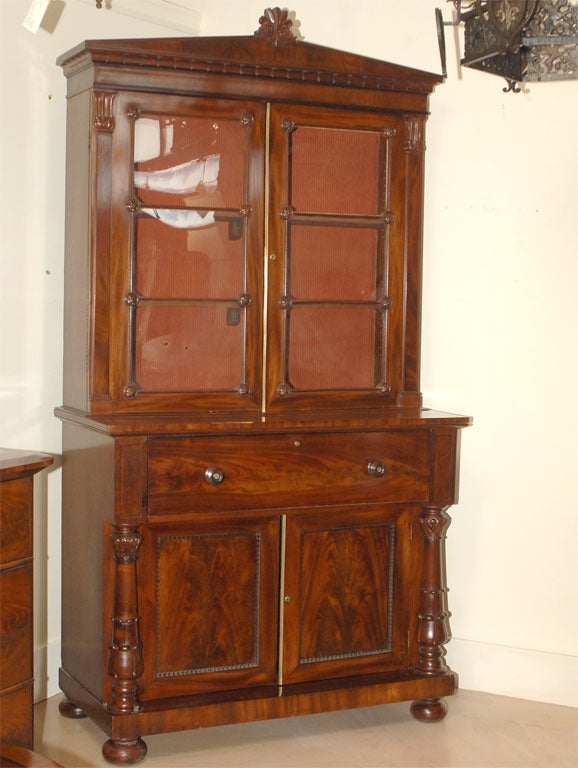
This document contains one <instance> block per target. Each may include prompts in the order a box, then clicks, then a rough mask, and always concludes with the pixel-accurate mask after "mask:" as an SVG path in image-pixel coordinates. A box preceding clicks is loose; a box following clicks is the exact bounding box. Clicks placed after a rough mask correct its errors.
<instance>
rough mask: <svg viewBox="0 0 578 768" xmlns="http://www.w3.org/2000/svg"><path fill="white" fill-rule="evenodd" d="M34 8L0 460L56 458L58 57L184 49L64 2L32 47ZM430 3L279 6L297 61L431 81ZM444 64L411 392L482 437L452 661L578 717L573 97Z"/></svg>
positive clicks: (54, 541)
mask: <svg viewBox="0 0 578 768" xmlns="http://www.w3.org/2000/svg"><path fill="white" fill-rule="evenodd" d="M113 2H114V0H113ZM123 2H125V0H123ZM55 3H56V0H53V4H55ZM134 3H135V6H138V2H137V0H134ZM28 5H29V0H1V2H0V29H1V34H2V40H1V45H0V52H1V53H0V55H1V56H2V61H1V64H2V72H3V74H2V78H3V81H2V93H3V102H4V110H3V112H4V117H3V119H2V121H1V122H0V148H1V151H2V165H1V168H2V184H1V189H2V206H1V211H2V213H1V215H2V230H1V241H0V242H1V252H0V270H1V272H0V312H1V316H0V323H1V324H2V329H1V334H0V336H1V341H0V344H1V355H0V376H1V378H0V443H1V444H3V445H7V446H10V447H25V448H30V449H34V450H44V451H48V452H54V453H58V452H59V448H60V441H59V440H60V439H59V434H60V425H59V423H58V422H57V421H56V419H55V418H54V417H53V415H52V409H53V407H54V406H55V405H58V404H59V403H60V398H61V394H60V391H61V355H62V348H61V341H60V339H61V323H62V317H61V315H62V305H61V302H62V279H63V278H62V271H63V262H62V253H63V217H64V215H63V205H64V120H65V118H64V113H65V97H64V94H65V80H64V77H63V76H62V74H61V72H60V70H58V69H57V68H56V67H55V65H54V60H55V58H56V56H57V55H58V54H60V53H61V52H63V51H65V50H67V49H68V48H70V47H72V46H73V45H75V44H76V43H77V42H79V41H81V40H82V39H85V38H87V37H93V38H94V37H127V36H146V35H150V36H161V35H163V36H164V35H168V34H176V33H175V32H171V31H170V30H166V29H161V28H160V27H155V26H153V25H150V24H145V23H144V22H138V21H135V20H134V19H129V18H126V17H124V16H120V15H118V14H113V13H109V12H106V11H100V12H98V11H96V10H95V9H93V8H92V7H91V6H90V5H85V4H83V3H79V2H77V0H67V1H66V3H64V2H60V3H58V5H59V6H60V10H62V14H61V16H60V19H59V20H58V24H57V25H56V26H55V27H54V30H53V31H52V32H49V31H46V30H44V29H41V30H40V31H39V32H38V34H37V35H32V34H31V33H30V32H27V31H26V30H24V29H23V28H22V27H21V21H22V19H23V18H24V15H25V13H26V10H27V8H28ZM191 5H193V6H194V7H195V8H196V9H198V11H199V12H200V13H201V34H207V35H212V34H251V33H252V32H253V31H254V30H255V29H256V28H257V25H258V18H259V16H260V15H261V14H262V12H263V8H264V7H265V4H264V2H263V0H260V1H259V2H258V1H256V0H219V3H217V4H215V3H213V2H209V0H198V2H196V3H194V2H192V3H191ZM300 5H301V6H302V7H300ZM436 5H438V6H440V7H443V11H444V14H445V15H446V17H448V16H449V13H450V8H451V6H450V4H447V3H445V2H442V0H388V2H387V3H384V2H383V1H382V0H359V1H358V2H353V0H315V2H302V3H301V4H300V3H297V2H296V3H295V5H294V6H291V9H292V10H293V9H294V10H295V11H296V16H297V19H298V21H299V22H300V30H301V33H302V34H303V36H304V37H305V39H306V40H308V41H310V42H316V43H320V44H323V45H328V46H334V47H338V48H343V49H347V50H351V51H354V52H358V53H361V54H365V55H369V56H374V57H375V58H383V59H389V60H390V61H394V62H398V63H401V64H407V65H410V66H416V67H421V68H424V69H430V70H433V71H439V70H440V64H439V55H438V51H437V39H436V31H435V23H434V8H435V7H436ZM410 8H411V12H408V11H409V9H410ZM447 45H448V68H449V76H448V79H447V81H446V83H445V84H444V85H443V86H440V87H438V89H437V90H436V92H435V93H434V95H433V97H432V99H431V109H432V117H431V119H430V122H429V125H428V141H427V144H428V153H427V154H428V159H427V202H426V212H425V217H426V227H425V232H426V240H425V274H424V313H423V316H424V317H423V365H422V390H423V392H424V399H425V402H426V405H428V406H431V407H435V408H440V409H444V410H449V411H454V412H461V413H467V414H471V415H473V416H474V419H475V422H474V426H473V427H472V428H470V429H468V430H466V431H465V432H464V435H463V441H462V449H463V451H462V472H461V496H460V503H459V506H457V507H455V508H454V510H453V512H452V516H453V518H454V522H453V524H452V526H451V528H450V530H449V538H448V577H449V584H450V588H451V592H450V602H451V608H452V611H453V619H452V629H453V635H454V639H453V640H452V642H451V643H450V645H449V646H448V658H449V659H450V662H451V664H452V666H453V667H454V668H455V669H456V670H457V671H458V672H459V673H460V678H461V685H462V687H464V688H474V689H478V690H485V691H495V692H498V693H504V694H507V695H513V696H523V697H527V698H533V699H538V700H544V701H554V702H558V703H563V704H570V705H573V706H578V699H577V691H578V685H577V683H578V601H577V597H576V576H577V574H576V562H577V554H578V552H577V545H576V542H577V541H578V536H577V534H578V530H577V525H576V515H575V512H574V509H573V507H574V505H575V501H574V500H575V498H576V495H577V492H578V488H577V481H576V475H577V472H576V466H577V458H578V456H577V450H576V436H577V423H576V422H577V418H576V415H575V414H576V409H573V408H572V399H573V396H574V395H575V392H576V390H577V389H578V375H577V368H578V365H577V363H576V359H577V357H578V355H576V349H577V338H576V336H577V334H576V329H577V326H578V323H577V316H576V315H577V310H576V304H577V302H576V300H575V293H576V290H577V288H578V279H577V278H578V275H577V267H576V262H577V256H578V226H577V223H576V220H577V216H576V214H577V211H576V200H577V192H578V157H577V154H578V149H577V147H578V144H577V142H576V136H577V128H578V99H577V96H578V86H577V84H576V82H560V83H541V84H529V85H528V86H526V87H525V88H524V92H523V93H520V94H511V93H510V94H504V93H503V92H502V85H503V81H501V80H500V79H499V78H494V77H492V76H490V75H486V74H481V73H477V72H474V71H471V70H463V71H460V70H459V67H458V65H457V61H456V56H455V54H454V41H453V32H452V30H451V29H449V31H448V32H447ZM58 475H59V471H58V470H56V471H54V472H53V473H51V474H48V475H47V476H45V479H44V481H41V483H40V484H39V485H40V487H41V490H42V484H43V483H44V485H45V487H46V490H45V495H46V498H47V503H46V504H43V503H42V502H43V499H42V494H41V497H40V505H39V520H40V521H41V522H40V523H39V526H38V529H39V530H38V542H37V548H38V558H37V565H38V569H37V570H38V571H39V572H40V573H41V574H45V576H44V584H43V583H42V582H41V583H40V586H39V593H38V594H39V595H40V596H43V595H44V594H46V595H47V598H48V600H47V602H48V607H47V611H46V616H45V617H43V613H42V610H41V609H39V620H40V625H41V626H40V628H39V630H38V633H37V634H38V636H37V645H38V647H39V654H38V659H39V661H40V660H41V659H42V656H43V653H44V648H48V677H49V680H48V688H47V690H48V692H49V693H53V692H55V690H56V669H57V666H58V632H59V629H58V627H59V609H58V591H59V587H58V581H59V499H60V497H59V476H58ZM46 521H47V522H46ZM47 556H48V560H47V559H46V557H47ZM39 675H40V677H41V678H43V677H44V672H43V670H42V669H41V668H40V672H39Z"/></svg>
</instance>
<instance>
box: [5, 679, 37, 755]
mask: <svg viewBox="0 0 578 768" xmlns="http://www.w3.org/2000/svg"><path fill="white" fill-rule="evenodd" d="M32 689H33V684H32V683H26V685H23V686H22V687H21V688H16V689H15V690H12V691H9V692H8V693H3V694H1V695H0V741H5V742H6V743H7V744H12V745H14V746H18V747H26V749H33V748H34V743H33V742H34V738H33V709H32V707H33V703H32V693H33V691H32ZM2 765H4V763H2ZM7 765H16V763H7Z"/></svg>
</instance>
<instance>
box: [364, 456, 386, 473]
mask: <svg viewBox="0 0 578 768" xmlns="http://www.w3.org/2000/svg"><path fill="white" fill-rule="evenodd" d="M367 474H368V475H371V477H383V476H384V475H385V464H384V463H383V461H376V460H375V459H371V461H368V462H367Z"/></svg>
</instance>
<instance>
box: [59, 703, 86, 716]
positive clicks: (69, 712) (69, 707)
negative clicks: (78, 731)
mask: <svg viewBox="0 0 578 768" xmlns="http://www.w3.org/2000/svg"><path fill="white" fill-rule="evenodd" d="M58 711H59V712H60V714H61V715H62V717H68V718H70V719H71V720H78V719H79V718H81V717H86V715H85V714H84V712H83V711H82V709H81V708H80V707H79V706H78V704H75V703H74V702H73V701H70V699H63V700H62V701H61V702H60V704H59V705H58Z"/></svg>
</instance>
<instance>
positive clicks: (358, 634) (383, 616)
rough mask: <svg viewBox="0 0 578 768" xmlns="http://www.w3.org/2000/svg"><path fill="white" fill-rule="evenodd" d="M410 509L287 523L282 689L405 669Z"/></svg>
mask: <svg viewBox="0 0 578 768" xmlns="http://www.w3.org/2000/svg"><path fill="white" fill-rule="evenodd" d="M412 510H413V507H412V506H409V505H399V504H392V505H384V506H382V507H381V508H379V509H373V510H367V509H365V510H355V511H351V509H349V510H344V509H341V510H336V509H331V510H327V511H325V512H319V511H311V512H306V513H303V514H295V515H290V516H288V517H287V524H286V550H285V578H284V585H283V638H284V641H283V669H282V679H283V683H287V684H290V683H297V682H303V681H307V680H315V679H323V678H332V677H342V676H348V675H355V674H365V673H371V672H382V671H387V670H394V669H396V670H399V669H405V668H407V667H408V644H409V637H408V628H409V625H408V621H409V619H408V617H409V615H410V609H411V606H410V594H411V587H412V578H413V577H412V575H411V574H410V573H409V567H408V563H409V562H410V547H411V542H410V531H411V518H412V514H413V511H412Z"/></svg>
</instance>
